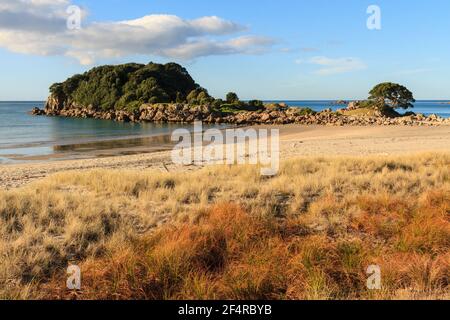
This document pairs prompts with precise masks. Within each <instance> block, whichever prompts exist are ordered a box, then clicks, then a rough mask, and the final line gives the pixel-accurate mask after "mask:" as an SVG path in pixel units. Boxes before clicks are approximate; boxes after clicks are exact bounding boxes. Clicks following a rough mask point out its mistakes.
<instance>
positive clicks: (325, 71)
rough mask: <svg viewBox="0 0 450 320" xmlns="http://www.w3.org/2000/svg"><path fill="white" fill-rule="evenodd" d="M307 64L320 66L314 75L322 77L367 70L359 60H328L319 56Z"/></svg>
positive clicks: (299, 60) (297, 61)
mask: <svg viewBox="0 0 450 320" xmlns="http://www.w3.org/2000/svg"><path fill="white" fill-rule="evenodd" d="M295 62H296V63H303V62H305V61H303V60H301V59H298V60H296V61H295ZM306 62H307V63H310V64H314V65H317V66H320V68H319V69H318V70H316V71H314V74H317V75H321V76H327V75H334V74H341V73H347V72H352V71H358V70H364V69H366V68H367V66H366V64H365V63H364V62H363V61H362V60H361V59H359V58H328V57H323V56H318V57H313V58H311V59H309V60H307V61H306Z"/></svg>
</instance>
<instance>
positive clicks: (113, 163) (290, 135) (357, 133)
mask: <svg viewBox="0 0 450 320" xmlns="http://www.w3.org/2000/svg"><path fill="white" fill-rule="evenodd" d="M253 128H256V129H258V128H268V129H270V128H278V127H277V126H267V125H262V126H253ZM130 151H133V152H138V153H137V154H131V155H112V156H107V157H96V158H88V159H75V160H58V161H43V162H42V161H40V162H34V163H21V164H6V165H2V166H0V189H2V188H6V189H12V188H17V187H20V186H23V185H26V184H28V183H30V182H32V181H36V180H39V179H42V178H45V177H47V176H49V175H51V174H54V173H57V172H63V171H73V170H91V169H129V170H148V169H154V170H158V171H163V172H164V171H170V172H183V171H191V170H197V169H199V168H201V167H202V166H194V165H188V166H180V165H174V164H173V163H172V161H171V152H170V151H168V150H166V151H155V152H150V153H144V152H142V151H143V150H137V149H133V148H131V150H130ZM147 151H148V150H147ZM423 152H445V153H447V152H450V126H435V127H408V126H389V127H384V126H361V127H356V126H344V127H327V126H305V125H285V126H281V127H280V157H281V159H280V160H281V161H283V160H286V159H291V158H295V157H304V156H306V157H309V156H361V157H364V156H369V155H378V156H387V155H404V154H415V153H423Z"/></svg>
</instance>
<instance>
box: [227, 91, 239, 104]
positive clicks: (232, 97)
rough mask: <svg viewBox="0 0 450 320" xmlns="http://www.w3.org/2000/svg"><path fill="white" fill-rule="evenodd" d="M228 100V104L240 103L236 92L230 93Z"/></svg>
mask: <svg viewBox="0 0 450 320" xmlns="http://www.w3.org/2000/svg"><path fill="white" fill-rule="evenodd" d="M226 100H227V102H228V103H239V97H238V95H237V94H236V93H234V92H228V93H227V97H226Z"/></svg>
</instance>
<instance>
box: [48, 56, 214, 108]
mask: <svg viewBox="0 0 450 320" xmlns="http://www.w3.org/2000/svg"><path fill="white" fill-rule="evenodd" d="M50 92H51V93H52V94H53V95H57V96H58V97H59V98H60V99H62V100H71V101H72V102H75V103H76V104H78V105H82V106H92V107H94V108H97V109H102V110H109V109H136V108H139V106H141V105H142V104H144V103H170V102H188V96H189V95H190V94H191V93H192V92H195V93H194V94H193V95H194V96H195V99H196V100H197V99H200V100H205V99H207V98H209V95H208V93H207V91H206V90H205V89H203V88H201V87H200V86H199V85H198V84H197V83H195V81H194V80H193V79H192V77H191V76H190V75H189V73H188V72H187V70H186V69H185V68H183V67H182V66H180V65H178V64H176V63H168V64H165V65H162V64H156V63H149V64H147V65H144V64H137V63H129V64H123V65H117V66H101V67H96V68H93V69H92V70H90V71H88V72H86V73H84V74H81V75H75V76H73V77H71V78H69V79H67V80H66V81H65V82H63V83H55V84H53V85H52V86H51V87H50Z"/></svg>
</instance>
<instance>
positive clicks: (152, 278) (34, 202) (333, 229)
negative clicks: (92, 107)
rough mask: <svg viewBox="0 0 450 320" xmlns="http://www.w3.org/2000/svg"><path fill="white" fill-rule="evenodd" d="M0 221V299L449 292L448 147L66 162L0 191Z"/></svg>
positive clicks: (305, 296)
mask: <svg viewBox="0 0 450 320" xmlns="http://www.w3.org/2000/svg"><path fill="white" fill-rule="evenodd" d="M0 222H1V224H0V256H1V257H2V259H1V260H0V298H3V299H42V298H46V299H68V298H77V299H409V298H411V299H434V298H441V299H449V298H450V294H449V278H450V250H449V248H450V155H449V154H423V155H417V156H403V157H387V158H382V157H366V158H349V157H334V158H331V157H330V158H301V159H293V160H288V161H285V162H283V164H282V166H281V171H280V173H279V175H278V176H276V177H273V178H267V177H262V176H260V175H259V170H258V168H256V167H252V166H217V167H216V166H214V167H208V168H204V169H202V170H199V171H195V172H186V173H160V172H156V171H140V172H137V171H123V170H122V171H121V170H96V171H86V172H65V173H59V174H56V175H54V176H51V177H49V178H46V179H44V180H42V181H39V182H36V183H33V184H31V185H29V186H27V187H24V188H21V189H16V190H10V191H0ZM69 263H75V264H77V265H79V266H80V268H81V270H82V290H81V292H77V293H75V292H70V291H67V290H66V288H65V283H66V273H65V272H66V268H67V266H68V264H69ZM369 265H378V266H380V268H381V272H382V288H381V290H369V289H367V287H366V280H367V277H368V275H367V274H366V269H367V267H368V266H369Z"/></svg>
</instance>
